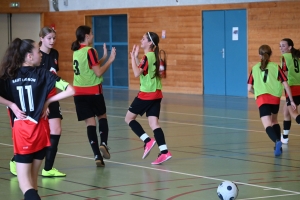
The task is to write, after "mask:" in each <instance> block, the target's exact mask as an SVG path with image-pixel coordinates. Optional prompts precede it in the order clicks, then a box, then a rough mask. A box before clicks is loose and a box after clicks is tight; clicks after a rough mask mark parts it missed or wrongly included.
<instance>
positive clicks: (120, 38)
mask: <svg viewBox="0 0 300 200" xmlns="http://www.w3.org/2000/svg"><path fill="white" fill-rule="evenodd" d="M93 31H94V35H95V36H94V48H95V49H96V50H97V52H98V54H99V55H98V56H99V58H101V57H102V55H103V44H104V43H105V44H106V47H107V49H108V52H107V54H108V56H107V59H108V57H109V55H110V49H111V48H112V47H116V49H117V56H116V58H115V60H114V62H113V63H112V64H111V66H110V68H109V69H108V70H107V71H106V72H105V73H104V75H103V78H104V81H103V86H104V87H113V88H128V36H127V15H109V16H94V17H93Z"/></svg>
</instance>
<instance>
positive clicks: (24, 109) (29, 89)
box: [17, 85, 34, 112]
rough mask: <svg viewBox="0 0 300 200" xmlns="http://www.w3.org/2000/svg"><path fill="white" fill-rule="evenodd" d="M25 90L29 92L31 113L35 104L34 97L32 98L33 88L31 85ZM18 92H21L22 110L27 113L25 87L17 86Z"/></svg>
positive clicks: (26, 86)
mask: <svg viewBox="0 0 300 200" xmlns="http://www.w3.org/2000/svg"><path fill="white" fill-rule="evenodd" d="M25 89H26V90H27V96H28V104H29V111H34V102H33V97H32V87H31V85H25ZM17 90H18V91H19V98H20V103H21V107H22V110H23V111H24V112H26V106H25V100H24V90H23V86H17Z"/></svg>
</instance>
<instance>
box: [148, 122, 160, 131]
mask: <svg viewBox="0 0 300 200" xmlns="http://www.w3.org/2000/svg"><path fill="white" fill-rule="evenodd" d="M149 126H150V128H151V130H155V129H157V128H159V127H160V126H159V124H158V122H149Z"/></svg>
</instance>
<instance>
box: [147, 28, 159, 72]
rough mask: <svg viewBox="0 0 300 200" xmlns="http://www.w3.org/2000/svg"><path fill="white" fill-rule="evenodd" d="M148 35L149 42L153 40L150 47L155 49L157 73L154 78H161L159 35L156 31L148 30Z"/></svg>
mask: <svg viewBox="0 0 300 200" xmlns="http://www.w3.org/2000/svg"><path fill="white" fill-rule="evenodd" d="M146 36H147V39H148V41H149V42H150V41H151V43H152V44H151V46H150V48H151V49H152V50H153V51H154V54H155V60H156V62H155V66H156V68H155V74H154V76H153V77H152V78H155V77H157V78H161V77H160V74H159V62H160V60H159V46H158V43H159V36H158V35H157V34H156V33H154V32H147V33H146Z"/></svg>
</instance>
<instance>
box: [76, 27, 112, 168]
mask: <svg viewBox="0 0 300 200" xmlns="http://www.w3.org/2000/svg"><path fill="white" fill-rule="evenodd" d="M93 37H94V35H93V32H92V30H91V27H89V26H79V27H78V28H77V30H76V41H74V42H73V43H72V47H71V49H72V50H73V51H74V53H73V70H74V81H73V86H74V89H75V95H74V102H75V107H76V113H77V118H78V121H85V123H86V127H87V136H88V140H89V143H90V145H91V147H92V150H93V153H94V157H95V162H96V165H97V166H98V167H104V166H105V164H104V161H103V158H105V159H110V153H109V151H108V147H107V140H108V123H107V116H106V106H105V101H104V96H103V91H102V82H103V77H102V75H103V74H104V72H106V70H107V69H108V68H109V66H110V65H111V63H112V62H113V61H114V59H115V56H116V49H115V48H114V47H113V48H112V49H111V54H110V57H109V58H108V60H107V61H106V63H104V60H105V59H106V57H107V49H106V45H105V44H104V45H103V52H104V53H103V57H102V58H101V59H100V60H99V59H98V53H97V51H96V49H94V48H92V47H90V46H89V45H90V44H92V41H93ZM95 117H97V120H98V124H99V134H100V140H101V141H100V146H99V143H98V138H97V130H96V120H95ZM99 149H100V150H99ZM100 151H101V153H102V155H103V157H102V155H101V153H100Z"/></svg>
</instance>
